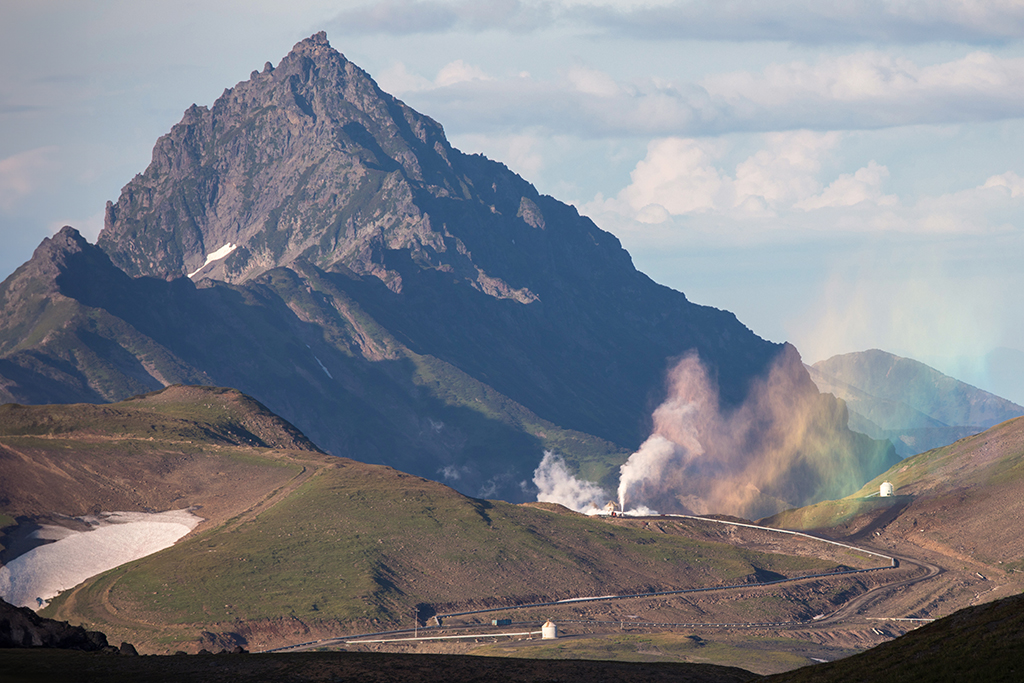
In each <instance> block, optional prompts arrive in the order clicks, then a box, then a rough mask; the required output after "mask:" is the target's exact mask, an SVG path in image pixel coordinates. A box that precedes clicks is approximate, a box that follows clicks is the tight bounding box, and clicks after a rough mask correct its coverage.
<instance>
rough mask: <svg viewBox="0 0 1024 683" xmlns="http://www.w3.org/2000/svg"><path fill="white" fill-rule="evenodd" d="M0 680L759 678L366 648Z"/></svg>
mask: <svg viewBox="0 0 1024 683" xmlns="http://www.w3.org/2000/svg"><path fill="white" fill-rule="evenodd" d="M0 671H3V675H2V679H3V680H4V681H5V682H9V683H23V682H24V683H28V682H30V681H47V682H49V681H72V680H73V681H81V682H83V683H89V682H91V681H104V682H108V681H109V682H111V683H114V682H117V681H133V682H134V681H147V682H149V683H160V682H162V681H189V682H190V683H214V682H218V683H219V682H220V681H240V680H242V681H245V680H260V681H280V682H292V681H295V682H299V681H361V682H365V683H391V682H392V681H394V682H395V683H398V682H399V681H401V682H402V683H418V682H420V681H422V682H423V683H427V682H428V681H429V682H430V683H435V682H437V681H509V682H511V683H515V682H522V683H527V682H533V681H561V682H562V683H576V682H577V681H579V682H580V683H582V682H583V681H587V682H588V683H590V682H592V681H607V682H609V683H614V682H617V681H623V682H626V681H629V682H630V683H646V682H650V683H656V682H660V681H665V682H666V683H667V682H668V681H672V682H673V683H741V682H743V681H752V680H755V679H760V676H758V675H756V674H752V673H750V672H749V671H744V670H743V669H736V668H733V667H724V666H714V665H710V664H629V663H621V662H593V661H570V660H531V659H499V658H493V657H472V656H464V655H396V654H380V653H364V652H305V653H293V654H262V655H253V654H248V655H246V654H239V655H234V654H216V655H214V654H211V655H169V656H147V657H117V656H110V655H104V654H99V653H84V652H67V651H53V650H51V651H44V650H38V649H33V650H0Z"/></svg>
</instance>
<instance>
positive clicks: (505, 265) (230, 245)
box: [98, 32, 635, 303]
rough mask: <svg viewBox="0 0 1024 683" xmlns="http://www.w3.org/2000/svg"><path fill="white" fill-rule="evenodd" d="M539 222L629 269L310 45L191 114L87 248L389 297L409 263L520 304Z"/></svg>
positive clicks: (229, 276)
mask: <svg viewBox="0 0 1024 683" xmlns="http://www.w3.org/2000/svg"><path fill="white" fill-rule="evenodd" d="M545 204H547V205H548V206H547V207H545ZM550 211H556V212H559V213H560V214H563V217H567V218H568V219H569V220H568V223H570V224H574V227H575V228H576V229H574V230H572V231H570V232H572V233H575V234H574V235H573V237H572V239H573V240H575V241H577V242H581V243H583V244H581V246H573V247H572V248H571V249H569V251H573V250H575V251H587V250H588V249H590V247H591V246H592V245H596V244H599V246H600V250H601V251H605V252H607V253H606V255H605V257H604V258H603V259H601V260H604V261H609V260H610V261H612V262H615V264H616V267H617V268H620V269H623V270H624V271H625V272H631V271H632V272H635V271H633V268H632V263H631V261H630V259H629V257H628V255H627V254H626V253H625V251H624V250H622V248H621V246H620V245H619V243H618V240H616V239H615V238H614V237H612V236H611V235H609V234H608V233H604V232H603V231H601V230H600V229H598V228H597V226H595V225H594V224H593V223H592V222H591V221H589V220H588V219H584V218H582V217H580V216H579V215H578V214H576V213H575V211H574V210H571V209H570V208H569V207H566V206H565V205H562V204H560V203H558V202H554V200H550V199H549V198H544V197H541V196H540V195H539V193H538V192H537V191H536V189H535V188H534V187H533V186H532V185H530V184H529V183H527V182H526V181H524V180H523V179H522V178H520V177H519V176H517V175H516V174H514V173H512V172H511V171H510V170H509V169H508V168H506V167H505V166H503V165H501V164H498V163H495V162H492V161H489V160H487V159H484V158H483V157H479V156H467V155H464V154H462V153H460V152H458V151H457V150H455V149H454V148H452V147H451V145H450V144H449V143H448V141H447V139H446V138H445V135H444V130H443V129H442V127H441V126H440V125H439V124H438V123H437V122H435V121H433V120H432V119H430V118H429V117H427V116H424V115H421V114H419V113H417V112H415V111H414V110H412V109H411V108H409V107H408V106H406V105H405V104H404V103H402V102H401V101H399V100H397V99H396V98H394V97H392V96H391V95H389V94H387V93H385V92H383V91H382V90H381V89H380V88H379V87H378V86H377V84H376V83H375V82H374V81H373V79H372V78H370V76H369V75H368V74H366V73H365V72H364V71H362V70H361V69H360V68H359V67H357V66H356V65H354V64H353V63H351V62H349V61H348V60H347V59H346V58H345V57H344V56H343V55H342V54H341V53H340V52H338V51H336V50H335V49H333V48H332V47H331V46H330V44H329V43H328V42H327V37H326V35H325V34H324V33H322V32H321V33H317V34H315V35H313V36H311V37H310V38H307V39H306V40H303V41H301V42H299V43H298V44H296V46H295V47H294V49H293V50H292V51H291V52H290V53H289V54H288V55H286V56H285V57H284V58H283V59H282V60H281V62H280V63H279V64H278V66H277V67H276V68H275V67H270V66H269V65H268V66H267V67H265V68H264V69H263V71H261V72H257V71H254V72H253V73H252V75H251V76H250V78H249V80H247V81H243V82H241V83H239V84H237V85H236V86H234V87H233V88H229V89H227V90H225V91H224V94H223V95H221V97H220V98H218V99H217V101H216V102H215V103H214V104H213V106H212V107H210V108H206V107H198V106H195V105H193V106H192V107H190V108H189V109H188V110H187V111H186V112H185V115H184V117H183V118H182V120H181V122H180V123H178V124H177V125H175V126H174V127H173V128H172V130H171V131H170V133H168V134H167V135H165V136H163V137H162V138H160V140H159V141H158V142H157V144H156V146H155V148H154V151H153V159H152V162H151V164H150V166H149V168H147V170H146V171H145V172H144V173H142V174H140V175H139V176H137V177H136V178H135V179H134V180H132V181H131V182H130V183H129V184H128V185H126V186H125V188H124V189H123V191H122V194H121V197H120V199H119V200H118V201H117V202H116V203H109V204H108V206H107V213H106V225H105V227H104V229H103V231H102V233H101V234H100V238H99V241H98V244H99V245H100V246H101V247H102V248H103V249H104V250H105V251H106V252H107V253H108V254H110V256H111V259H112V260H113V261H114V262H115V263H116V264H117V265H118V266H119V267H121V268H122V269H124V270H125V272H127V273H129V274H130V275H133V276H138V275H152V276H157V277H162V278H167V279H173V278H176V277H181V276H183V275H188V276H189V277H193V278H200V277H208V278H212V279H217V280H224V281H228V282H241V281H245V280H247V279H250V278H252V277H254V276H256V275H259V274H260V273H262V272H265V271H266V270H268V269H270V268H273V267H276V266H280V265H288V264H289V263H291V262H293V261H295V259H297V258H300V257H302V258H304V259H306V260H308V261H310V262H312V263H313V264H315V265H317V266H318V267H320V268H325V269H330V268H335V267H344V268H347V269H350V270H351V271H353V272H355V273H357V274H360V275H372V276H375V277H378V278H379V279H381V280H382V281H383V282H384V283H385V284H387V285H388V286H389V287H390V288H391V289H393V290H394V291H401V289H402V287H403V273H402V269H401V267H400V266H399V265H396V263H398V264H403V263H408V262H412V263H414V264H416V266H417V267H418V268H421V269H422V268H425V269H433V270H438V271H441V272H444V273H447V274H449V275H450V276H451V277H453V278H454V279H455V280H458V281H461V282H464V283H466V284H468V285H470V286H471V287H473V288H475V289H477V290H479V291H482V292H484V293H486V294H488V295H491V296H495V297H498V298H509V299H513V300H516V301H519V302H521V303H529V302H532V301H535V300H537V299H538V298H539V296H538V294H537V292H536V291H535V290H536V289H537V286H536V285H531V284H530V283H529V282H528V280H531V279H536V278H535V277H534V276H533V275H527V273H528V272H529V273H535V272H537V271H538V269H537V268H536V264H533V263H530V262H531V261H533V260H534V256H533V254H532V253H531V251H535V249H533V247H536V246H538V239H537V237H536V236H535V235H531V234H530V233H538V232H539V233H545V232H546V231H547V227H548V225H549V223H551V220H550V217H549V216H546V213H549V212H550ZM556 222H558V221H556ZM561 222H566V221H564V220H563V221H561ZM541 241H543V240H541ZM389 254H390V258H389ZM527 265H529V267H527ZM547 265H548V267H547V269H546V271H547V274H548V275H549V276H551V275H553V274H554V273H555V271H557V270H558V269H559V268H561V267H562V264H554V263H549V264H547ZM539 270H540V271H541V272H543V271H544V270H545V269H544V268H541V269H539ZM549 279H550V278H549Z"/></svg>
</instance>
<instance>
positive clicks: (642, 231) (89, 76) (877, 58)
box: [0, 0, 1024, 403]
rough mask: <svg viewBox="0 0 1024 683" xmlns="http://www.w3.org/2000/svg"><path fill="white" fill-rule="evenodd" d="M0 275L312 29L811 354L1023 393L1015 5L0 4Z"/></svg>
mask: <svg viewBox="0 0 1024 683" xmlns="http://www.w3.org/2000/svg"><path fill="white" fill-rule="evenodd" d="M0 13H2V15H3V21H0V56H2V58H3V64H4V70H3V72H2V73H0V130H2V131H3V132H2V136H0V240H2V242H0V244H2V245H3V248H2V249H0V276H6V275H7V274H8V273H10V272H11V271H13V270H14V269H15V268H16V267H17V266H18V265H19V264H21V263H22V262H24V261H25V260H26V259H27V258H29V256H30V255H31V252H32V250H33V249H34V248H35V246H36V245H37V244H38V243H39V241H40V240H41V239H42V238H43V237H45V236H47V235H49V234H51V233H52V232H54V231H55V230H57V229H59V228H60V226H62V225H64V224H71V225H74V226H76V227H78V228H79V229H80V230H82V232H83V233H84V234H86V236H87V237H89V238H90V239H91V240H94V239H95V237H96V235H97V234H98V232H99V229H100V228H101V227H102V215H103V207H104V204H105V203H106V201H107V200H116V198H117V195H118V194H119V191H120V188H121V186H123V185H124V184H125V183H127V182H128V181H129V180H130V179H131V178H132V176H134V174H136V173H138V172H140V171H142V170H143V169H144V168H145V167H146V165H147V164H148V162H149V158H150V153H151V150H152V147H153V144H154V142H155V141H156V139H157V137H159V136H160V135H162V134H164V133H165V132H167V131H168V130H169V129H170V127H171V125H173V124H174V123H175V122H177V121H178V120H180V118H181V115H182V113H183V111H184V110H185V109H186V108H187V107H188V106H189V105H191V104H192V103H193V102H195V103H198V104H206V105H209V104H212V102H213V101H214V99H216V97H218V96H219V95H220V94H221V92H222V91H223V89H224V88H225V87H230V86H232V85H234V84H235V83H237V82H238V81H240V80H244V79H246V78H248V75H249V73H250V72H251V71H252V70H253V69H261V68H262V66H263V63H264V62H266V61H270V62H273V63H275V64H276V63H277V62H278V61H279V60H280V58H281V57H282V56H284V54H286V53H287V51H288V50H289V49H290V48H291V46H292V45H293V44H294V43H295V42H297V41H299V40H301V39H303V38H305V37H307V36H308V35H310V34H312V33H314V32H316V31H319V30H326V31H327V33H328V37H329V39H330V41H331V44H332V45H333V46H334V47H335V48H337V49H338V50H340V51H341V52H343V53H344V54H345V55H346V56H347V57H348V58H349V59H351V60H352V61H354V62H355V63H356V64H358V65H360V66H361V67H363V68H364V69H366V70H367V71H368V72H369V73H370V74H371V75H372V76H373V77H374V78H375V79H376V80H377V81H378V83H380V85H381V86H382V87H383V88H384V89H385V90H388V91H389V92H392V93H393V94H395V95H397V96H398V97H400V98H401V99H403V100H405V101H406V102H408V103H409V104H410V105H412V106H413V107H415V108H416V109H418V110H420V111H421V112H423V113H425V114H428V115H430V116H432V117H433V118H435V119H437V120H438V121H439V122H440V123H442V124H443V125H444V127H445V130H446V132H447V134H448V136H449V138H450V139H451V141H452V143H453V144H455V145H456V146H457V147H459V148H460V149H463V150H464V151H467V152H482V153H484V154H486V155H487V156H489V157H491V158H493V159H497V160H499V161H502V162H504V163H506V164H507V165H508V166H510V167H511V168H512V169H513V170H515V171H517V172H519V173H520V174H521V175H523V176H524V177H525V178H526V179H528V180H530V181H532V182H533V183H535V184H536V185H537V187H538V189H540V190H541V191H542V192H545V193H548V194H552V195H554V196H556V197H558V198H559V199H561V200H563V201H568V202H571V203H573V204H575V205H576V206H577V207H578V208H579V209H580V210H581V211H582V212H584V213H586V214H588V215H590V216H591V217H592V218H593V219H594V220H595V221H596V222H597V223H598V224H599V225H600V226H601V227H603V228H605V229H607V230H610V231H611V232H613V233H615V234H616V235H617V236H618V237H619V238H620V239H621V240H622V242H623V244H624V245H625V246H626V247H627V249H629V250H630V252H631V253H632V254H633V257H634V261H635V263H636V264H637V266H638V267H639V268H640V269H641V270H643V271H645V272H647V273H648V274H649V275H651V276H652V277H653V278H654V279H655V280H657V281H659V282H662V283H664V284H666V285H669V286H671V287H674V288H676V289H679V290H681V291H683V292H685V293H686V294H687V296H688V297H689V298H690V299H691V300H693V301H696V302H698V303H702V304H708V305H712V306H715V307H718V308H725V309H728V310H731V311H733V312H735V313H736V314H737V316H738V317H739V318H740V320H742V321H743V322H744V323H746V324H747V326H749V327H750V328H751V329H753V330H754V331H755V332H757V333H758V334H760V335H761V336H763V337H766V338H768V339H772V340H774V341H783V340H788V341H792V342H793V343H795V344H796V346H797V347H798V348H799V349H800V350H801V352H802V354H803V355H804V358H805V360H807V361H811V362H813V361H816V360H821V359H824V358H827V357H829V356H831V355H833V354H836V353H843V352H849V351H857V350H863V349H867V348H882V349H885V350H888V351H891V352H894V353H897V354H900V355H906V356H910V357H914V358H917V359H919V360H922V361H925V362H928V363H930V364H932V365H934V366H936V367H939V368H940V369H942V370H943V371H945V372H948V373H949V374H953V375H954V376H957V377H959V378H961V379H965V380H967V381H971V382H972V383H975V384H977V385H979V386H983V387H985V388H990V389H993V390H996V391H997V392H999V393H1000V394H1001V395H1004V396H1006V397H1008V398H1011V399H1014V400H1016V401H1017V402H1018V403H1024V267H1022V266H1021V260H1022V256H1024V154H1022V152H1024V142H1022V141H1024V3H1021V2H1013V1H1008V0H1007V1H1002V2H999V1H994V2H974V1H972V0H930V1H928V2H915V1H913V0H901V1H890V2H887V1H883V0H861V1H859V2H858V1H853V2H842V3H831V2H823V1H820V0H818V1H812V0H794V1H781V2H763V1H762V2H757V1H755V0H718V1H715V2H704V1H686V0H663V1H661V2H646V3H635V2H615V1H611V0H609V1H605V2H600V1H592V0H578V1H572V0H570V1H550V2H547V1H539V2H530V1H527V0H474V1H469V0H422V1H409V0H391V1H387V2H356V1H352V2H350V1H342V2H321V1H315V0H294V1H292V2H289V3H280V2H274V3H270V2H262V1H255V2H241V1H237V2H236V1H225V2H218V1H216V0H208V1H206V2H187V1H186V2H181V1H176V2H162V1H159V0H158V1H153V2H145V3H139V2H133V1H123V2H122V1H113V0H96V1H93V2H90V3H69V2H48V1H46V0H31V1H26V0H13V1H12V0H5V1H4V2H3V4H2V6H0Z"/></svg>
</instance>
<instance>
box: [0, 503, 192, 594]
mask: <svg viewBox="0 0 1024 683" xmlns="http://www.w3.org/2000/svg"><path fill="white" fill-rule="evenodd" d="M81 519H82V521H84V522H86V523H88V524H89V525H90V526H92V527H93V528H92V529H90V530H88V531H73V530H70V529H65V528H63V527H56V526H47V527H43V528H42V529H40V530H39V531H37V532H36V533H35V535H36V537H37V538H44V539H57V540H56V541H55V542H53V543H47V544H45V545H41V546H39V547H37V548H34V549H32V550H30V551H29V552H27V553H25V554H24V555H20V556H18V557H16V558H15V559H13V560H11V561H10V562H9V563H8V564H6V565H4V566H3V567H0V597H2V598H3V599H4V600H6V601H7V602H9V603H11V604H12V605H18V606H20V607H31V608H33V609H38V608H39V607H41V606H42V602H45V601H46V600H49V599H50V598H52V597H54V596H56V595H57V594H58V593H59V592H60V591H63V590H67V589H68V588H73V587H75V586H77V585H78V584H80V583H82V582H83V581H85V580H86V579H88V578H89V577H90V576H95V575H96V574H99V573H101V572H105V571H107V570H108V569H113V568H114V567H117V566H119V565H122V564H124V563H125V562H131V561H132V560H137V559H139V558H140V557H145V556H146V555H151V554H153V553H155V552H157V551H159V550H163V549H164V548H168V547H170V546H171V545H173V544H174V543H175V541H177V540H178V539H179V538H181V537H183V536H185V534H187V533H188V532H190V531H192V529H194V528H195V527H196V525H197V524H199V522H201V521H202V518H201V517H197V516H196V515H194V514H192V513H191V512H189V511H188V510H169V511H167V512H157V513H146V512H104V513H102V514H101V515H98V516H92V517H83V518H81ZM41 601H42V602H41Z"/></svg>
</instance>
